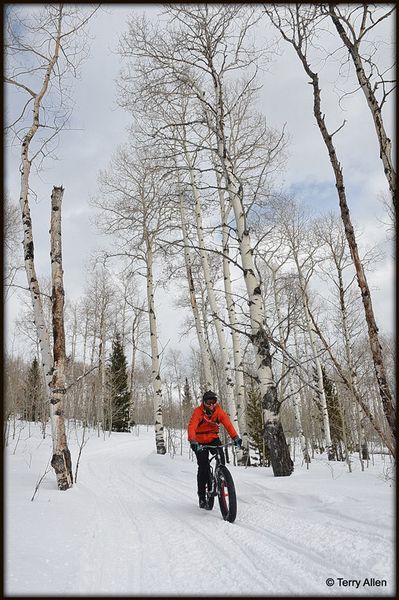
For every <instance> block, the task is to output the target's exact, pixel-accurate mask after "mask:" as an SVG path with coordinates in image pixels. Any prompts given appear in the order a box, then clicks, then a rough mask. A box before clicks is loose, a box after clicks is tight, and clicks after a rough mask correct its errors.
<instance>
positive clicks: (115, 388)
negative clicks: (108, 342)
mask: <svg viewBox="0 0 399 600" xmlns="http://www.w3.org/2000/svg"><path fill="white" fill-rule="evenodd" d="M108 385H109V406H110V411H108V415H107V425H108V428H110V429H111V430H112V431H129V388H128V373H127V360H126V356H125V353H124V350H123V346H122V342H121V339H120V334H119V333H118V332H117V333H116V335H115V338H114V340H113V342H112V353H111V357H110V361H109V368H108ZM104 408H105V407H104ZM105 412H106V411H105ZM109 413H111V414H109Z"/></svg>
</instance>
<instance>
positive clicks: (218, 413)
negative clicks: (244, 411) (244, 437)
mask: <svg viewBox="0 0 399 600" xmlns="http://www.w3.org/2000/svg"><path fill="white" fill-rule="evenodd" d="M219 423H222V425H224V427H225V428H226V429H227V433H228V434H229V436H230V437H232V438H235V437H237V435H238V433H237V432H236V430H235V429H234V427H233V425H232V423H231V421H230V419H229V417H228V416H227V414H226V413H225V412H224V410H223V409H222V408H221V406H219V404H216V408H215V410H214V411H213V414H212V415H211V416H210V417H209V416H208V415H207V414H206V412H205V409H204V405H203V404H201V406H197V408H195V409H194V412H193V414H192V415H191V419H190V422H189V424H188V441H189V442H192V441H196V442H198V443H199V444H208V443H209V442H212V441H213V440H216V439H217V438H218V434H219Z"/></svg>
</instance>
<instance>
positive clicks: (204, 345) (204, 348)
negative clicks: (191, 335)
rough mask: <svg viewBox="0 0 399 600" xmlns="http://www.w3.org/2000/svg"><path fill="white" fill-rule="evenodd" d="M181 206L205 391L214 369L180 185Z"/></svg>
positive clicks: (190, 290)
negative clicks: (193, 270) (198, 300)
mask: <svg viewBox="0 0 399 600" xmlns="http://www.w3.org/2000/svg"><path fill="white" fill-rule="evenodd" d="M179 206H180V216H181V229H182V233H183V244H184V260H185V264H186V273H187V280H188V286H189V293H190V304H191V309H192V311H193V317H194V323H195V330H196V332H197V339H198V344H199V347H200V352H201V360H202V368H203V381H202V385H203V388H204V391H206V390H210V389H212V369H211V358H210V350H209V345H208V342H207V340H206V338H205V334H204V330H203V327H202V323H201V317H200V313H199V310H198V304H197V298H196V294H195V289H194V280H193V275H192V263H191V258H190V252H189V245H188V235H187V225H186V217H185V210H184V203H183V196H182V193H181V189H180V186H179Z"/></svg>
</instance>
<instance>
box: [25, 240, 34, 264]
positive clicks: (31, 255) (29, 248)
mask: <svg viewBox="0 0 399 600" xmlns="http://www.w3.org/2000/svg"><path fill="white" fill-rule="evenodd" d="M33 258H34V250H33V242H28V243H27V245H26V252H25V260H33Z"/></svg>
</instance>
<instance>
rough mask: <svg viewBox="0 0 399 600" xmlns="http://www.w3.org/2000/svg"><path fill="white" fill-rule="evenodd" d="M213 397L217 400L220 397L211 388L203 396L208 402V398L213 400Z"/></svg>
mask: <svg viewBox="0 0 399 600" xmlns="http://www.w3.org/2000/svg"><path fill="white" fill-rule="evenodd" d="M212 398H214V399H215V400H217V399H218V397H217V395H216V394H215V392H212V391H211V390H209V391H208V392H205V394H204V395H203V396H202V402H204V403H206V402H207V401H208V400H211V399H212Z"/></svg>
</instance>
